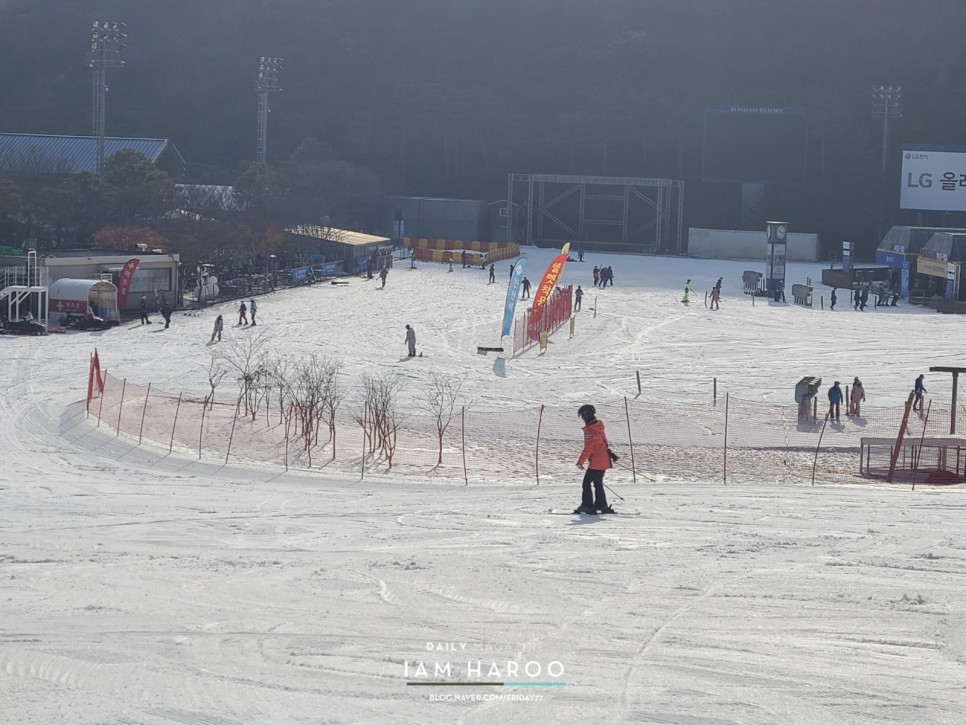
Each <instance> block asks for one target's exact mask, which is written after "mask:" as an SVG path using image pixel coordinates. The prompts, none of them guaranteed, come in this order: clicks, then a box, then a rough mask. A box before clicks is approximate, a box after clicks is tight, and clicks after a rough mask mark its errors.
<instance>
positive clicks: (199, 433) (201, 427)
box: [198, 405, 208, 459]
mask: <svg viewBox="0 0 966 725" xmlns="http://www.w3.org/2000/svg"><path fill="white" fill-rule="evenodd" d="M206 410H208V406H207V405H203V406H201V425H200V426H198V458H199V459H200V458H201V437H202V436H203V435H204V432H205V411H206Z"/></svg>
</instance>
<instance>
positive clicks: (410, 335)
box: [406, 325, 416, 357]
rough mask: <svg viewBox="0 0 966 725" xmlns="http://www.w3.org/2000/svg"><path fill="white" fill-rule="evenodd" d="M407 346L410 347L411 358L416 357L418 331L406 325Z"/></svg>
mask: <svg viewBox="0 0 966 725" xmlns="http://www.w3.org/2000/svg"><path fill="white" fill-rule="evenodd" d="M406 345H408V346H409V357H416V331H415V330H414V329H413V328H411V327H410V326H409V325H406Z"/></svg>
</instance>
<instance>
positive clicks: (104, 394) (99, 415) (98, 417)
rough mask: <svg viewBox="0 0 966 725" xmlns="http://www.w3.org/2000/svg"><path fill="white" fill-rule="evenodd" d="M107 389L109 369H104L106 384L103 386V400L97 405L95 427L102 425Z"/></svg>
mask: <svg viewBox="0 0 966 725" xmlns="http://www.w3.org/2000/svg"><path fill="white" fill-rule="evenodd" d="M106 390H107V370H105V371H104V384H103V385H102V386H101V402H100V404H99V405H98V406H97V425H96V426H94V427H95V428H100V427H101V408H103V407H104V398H106V397H107V394H106V393H105V392H104V391H106Z"/></svg>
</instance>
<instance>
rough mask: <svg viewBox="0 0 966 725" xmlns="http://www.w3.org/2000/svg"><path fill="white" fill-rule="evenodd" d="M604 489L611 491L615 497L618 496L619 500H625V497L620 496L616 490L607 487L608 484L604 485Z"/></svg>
mask: <svg viewBox="0 0 966 725" xmlns="http://www.w3.org/2000/svg"><path fill="white" fill-rule="evenodd" d="M604 488H606V489H607V490H608V491H610V492H611V493H612V494H614V495H615V496H617V498H619V499H620V500H621V501H623V500H624V497H623V496H621V495H620V494H619V493H617V491H615V490H614V489H612V488H611V487H610V486H608V485H607V484H606V483H605V484H604Z"/></svg>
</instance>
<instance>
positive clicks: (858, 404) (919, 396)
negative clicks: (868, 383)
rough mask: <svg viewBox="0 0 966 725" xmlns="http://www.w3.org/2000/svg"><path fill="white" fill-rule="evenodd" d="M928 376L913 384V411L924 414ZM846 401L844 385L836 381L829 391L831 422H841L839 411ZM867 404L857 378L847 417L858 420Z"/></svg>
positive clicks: (917, 379)
mask: <svg viewBox="0 0 966 725" xmlns="http://www.w3.org/2000/svg"><path fill="white" fill-rule="evenodd" d="M925 379H926V376H925V374H923V373H920V374H919V377H918V378H916V382H915V383H913V389H912V392H913V401H912V409H913V410H918V411H919V412H922V408H923V398H924V394H925V393H926V392H928V391H927V390H926V385H925V382H924V381H925ZM844 400H845V393H844V392H843V391H842V384H841V383H840V382H839V381H838V380H836V381H835V382H834V383H833V384H832V387H831V388H829V391H828V404H829V408H828V417H829V420H835V421H837V420H839V411H840V406H841V404H842V402H843V401H844ZM864 402H865V386H864V385H862V381H861V380H859V378H858V377H856V378H855V379H854V380H852V391H851V392H850V393H849V409H848V412H847V413H846V415H848V416H855V417H856V418H858V417H860V416H861V415H862V403H864Z"/></svg>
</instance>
